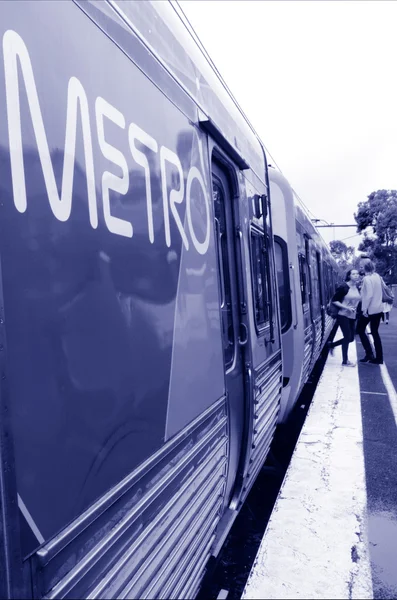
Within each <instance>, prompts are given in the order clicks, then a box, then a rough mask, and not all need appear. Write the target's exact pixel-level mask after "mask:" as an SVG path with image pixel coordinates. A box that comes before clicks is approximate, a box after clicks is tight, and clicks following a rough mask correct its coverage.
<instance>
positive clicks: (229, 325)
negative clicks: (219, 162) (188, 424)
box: [212, 175, 234, 367]
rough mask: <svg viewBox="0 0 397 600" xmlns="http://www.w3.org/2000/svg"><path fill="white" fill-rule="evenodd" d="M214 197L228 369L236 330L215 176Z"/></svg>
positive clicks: (220, 192)
mask: <svg viewBox="0 0 397 600" xmlns="http://www.w3.org/2000/svg"><path fill="white" fill-rule="evenodd" d="M212 195H213V201H214V211H215V233H216V239H217V254H218V261H219V273H220V287H221V289H220V293H221V312H222V328H223V335H222V339H223V350H224V356H225V366H226V367H228V366H230V365H231V364H232V362H233V356H234V330H233V314H232V296H231V285H230V268H229V256H228V245H227V229H226V214H225V193H224V190H223V186H222V184H221V182H220V180H218V179H217V178H215V176H214V175H213V183H212Z"/></svg>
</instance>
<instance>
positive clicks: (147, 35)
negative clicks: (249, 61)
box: [109, 0, 266, 184]
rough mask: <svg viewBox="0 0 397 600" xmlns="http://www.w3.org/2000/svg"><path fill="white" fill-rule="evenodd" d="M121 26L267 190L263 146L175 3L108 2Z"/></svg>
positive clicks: (199, 120)
mask: <svg viewBox="0 0 397 600" xmlns="http://www.w3.org/2000/svg"><path fill="white" fill-rule="evenodd" d="M109 1H110V4H111V5H112V6H113V8H114V9H115V10H116V12H117V13H118V14H119V16H120V17H121V18H122V19H123V21H124V22H125V23H126V24H127V25H128V26H129V27H130V28H131V29H132V30H133V31H134V32H135V33H136V35H138V37H139V38H140V39H141V41H142V42H143V43H144V44H145V46H146V47H147V48H148V49H149V50H150V52H151V53H152V54H154V56H155V57H156V58H157V59H158V60H159V61H160V62H161V63H162V64H163V66H164V67H165V68H166V69H167V71H168V72H169V73H170V74H171V75H172V77H173V79H174V80H175V81H177V82H178V83H179V85H180V86H181V87H182V88H183V89H184V90H185V92H186V93H187V94H188V95H189V96H190V97H191V98H192V99H193V100H194V102H195V103H196V105H197V106H198V107H199V114H198V123H200V122H201V123H205V122H208V121H210V123H211V125H212V126H213V128H215V130H216V131H219V132H220V133H221V136H222V137H223V138H225V139H226V141H227V143H228V144H229V145H230V147H231V148H232V150H233V151H234V153H235V156H234V158H235V159H236V160H237V162H238V164H239V166H240V167H241V168H243V169H244V168H248V167H249V168H251V169H252V170H253V171H254V173H255V174H256V175H257V177H258V178H259V179H260V180H261V181H262V182H263V183H265V184H266V180H265V172H266V163H265V161H266V159H265V152H264V146H263V144H262V142H261V140H260V138H259V136H258V135H257V133H256V132H255V130H254V128H253V126H252V125H251V123H250V122H249V120H248V118H247V117H246V115H245V114H244V112H243V111H242V109H241V108H240V106H239V105H238V103H237V102H236V100H235V98H234V97H233V95H232V93H231V92H230V90H229V88H228V87H227V85H226V84H225V82H224V80H223V79H222V77H221V75H220V74H219V72H218V71H217V69H216V67H215V65H214V64H213V63H212V61H211V59H210V58H209V56H208V54H207V52H206V51H205V49H204V47H203V46H202V45H201V43H200V41H199V39H198V37H197V36H196V34H195V32H194V30H193V28H192V27H191V25H190V23H189V22H188V20H187V18H186V17H185V15H184V13H183V11H182V9H181V8H180V6H179V4H178V3H177V2H176V1H171V0H169V1H168V2H158V1H154V0H146V1H145V2H141V1H138V2H134V1H127V0H123V1H120V0H109Z"/></svg>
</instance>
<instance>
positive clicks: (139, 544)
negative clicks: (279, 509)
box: [0, 0, 334, 598]
mask: <svg viewBox="0 0 397 600" xmlns="http://www.w3.org/2000/svg"><path fill="white" fill-rule="evenodd" d="M0 38H1V56H0V114H1V115H2V118H1V119H0V264H1V273H0V300H1V302H0V338H1V339H0V351H1V352H0V370H1V378H0V414H1V420H0V441H1V444H0V502H1V504H0V512H1V517H2V518H1V521H0V522H1V525H0V572H1V574H0V596H1V597H3V598H16V597H18V598H19V597H21V598H22V597H23V598H43V597H46V598H76V597H79V598H83V597H84V598H86V597H87V598H127V597H128V598H138V597H139V598H194V597H195V595H196V594H197V591H198V589H199V587H200V584H201V581H202V579H203V575H204V573H205V569H206V565H207V563H208V560H209V558H210V556H214V555H216V554H217V553H218V552H219V549H220V548H221V546H222V544H223V542H224V539H225V537H226V535H227V533H228V531H229V530H230V527H231V525H232V523H233V521H234V519H235V518H236V515H237V514H238V511H239V509H240V507H241V505H242V502H243V501H244V499H245V498H246V496H247V494H248V492H249V490H250V488H251V486H252V484H253V482H254V480H255V478H256V476H257V474H258V472H259V470H260V469H261V467H262V465H263V464H264V462H265V460H266V456H267V454H268V451H269V448H270V445H271V442H272V439H273V436H274V432H275V429H276V426H277V423H278V422H279V421H280V420H283V419H285V418H286V417H287V415H288V414H289V412H290V409H291V408H292V406H293V403H294V402H295V401H296V398H297V395H298V393H299V390H300V389H301V388H302V385H303V384H304V382H305V381H306V380H307V377H308V375H309V373H310V370H311V368H312V366H313V364H314V362H315V360H316V359H317V357H318V354H319V351H320V348H321V346H322V345H323V343H324V341H325V339H326V337H327V335H328V333H329V327H330V323H329V322H328V323H327V322H326V321H325V312H324V303H325V300H326V294H328V296H329V293H330V290H329V289H328V288H329V286H330V285H331V277H332V275H333V272H334V265H333V263H332V262H330V260H329V252H328V251H327V249H326V247H325V246H324V244H322V242H321V241H319V238H318V237H316V232H315V229H314V228H313V227H311V228H310V227H309V225H308V222H307V218H306V217H301V216H299V214H298V212H297V213H296V215H295V212H294V213H293V215H292V213H291V214H289V213H288V210H287V211H286V208H285V207H286V204H285V202H286V200H285V199H286V197H287V196H286V195H285V193H286V194H287V190H288V185H287V183H285V184H283V185H284V188H283V191H282V194H281V198H280V197H277V194H276V193H274V194H273V193H271V194H270V193H269V175H268V168H267V162H266V155H265V152H264V146H263V144H262V142H261V141H260V139H259V137H258V136H257V134H256V133H255V131H254V129H253V128H252V126H251V125H250V123H249V121H248V120H247V118H246V117H245V115H244V114H243V112H242V111H241V109H240V108H239V106H238V105H237V103H236V101H235V100H234V98H233V96H232V95H231V93H230V91H229V90H228V88H227V87H226V85H225V84H224V82H223V81H222V79H221V77H220V76H219V74H218V72H217V71H216V69H215V67H214V65H213V64H212V63H211V61H210V60H209V58H208V57H207V55H206V53H205V51H204V50H203V48H202V47H201V46H200V44H199V43H198V41H197V39H196V38H195V36H194V32H192V31H191V28H190V27H189V24H188V23H187V22H186V20H185V19H184V16H183V14H182V13H181V11H180V9H179V7H178V5H177V4H176V3H164V2H155V1H154V2H151V1H147V2H129V1H122V2H121V1H115V0H106V1H103V2H96V1H91V0H84V1H83V0H68V1H66V2H61V3H55V2H53V3H51V2H47V3H44V2H23V3H22V2H18V3H17V2H12V1H4V2H1V3H0ZM284 192H285V193H284ZM289 193H290V192H288V194H289ZM288 194H287V195H288ZM290 201H291V199H290V198H289V200H288V202H290ZM283 215H284V216H283ZM283 219H284V221H285V223H284V225H282V227H281V229H280V230H278V228H279V225H280V223H282V221H283ZM273 229H274V230H275V232H276V233H277V236H276V237H274V235H273V233H274V231H273ZM319 257H320V258H321V260H320V261H319ZM310 261H312V262H311V263H310ZM313 261H314V262H313ZM316 261H317V263H316ZM316 264H317V268H318V269H319V270H318V271H317V275H316V276H315V275H313V268H314V267H315V265H316ZM313 265H314V267H313ZM327 265H328V266H327ZM326 266H327V269H328V270H326V271H324V273H327V278H328V279H327V280H326V279H325V275H322V273H323V269H325V268H326ZM314 272H316V271H315V269H314ZM326 281H329V282H330V283H325V282H326ZM277 284H278V285H277ZM316 286H317V287H316ZM286 295H287V297H288V301H286ZM279 302H280V304H279ZM318 302H320V306H318ZM280 307H281V311H280ZM319 332H320V333H319ZM305 336H306V337H305ZM304 339H305V340H306V341H305V343H304V344H303V340H304ZM282 341H283V345H284V347H283V350H282ZM286 343H288V344H291V347H292V346H293V347H294V352H295V354H294V355H292V356H291V355H290V354H288V352H287V351H286V345H285V344H286ZM299 348H301V353H300V354H299V352H298V350H299ZM282 352H283V356H282ZM302 356H305V359H304V361H303V363H302V358H301V357H302ZM302 367H303V368H302ZM286 393H288V394H289V398H287V399H285V394H286ZM282 394H283V402H282V401H281V398H282ZM280 408H281V411H280Z"/></svg>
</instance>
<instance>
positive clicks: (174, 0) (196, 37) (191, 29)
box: [170, 0, 316, 218]
mask: <svg viewBox="0 0 397 600" xmlns="http://www.w3.org/2000/svg"><path fill="white" fill-rule="evenodd" d="M170 4H171V6H172V8H173V9H174V11H175V12H176V14H177V15H178V16H179V18H180V19H181V21H182V22H183V23H184V24H185V26H186V27H187V29H188V30H189V32H190V34H191V35H192V37H193V38H194V40H195V41H196V43H197V45H198V47H199V48H200V50H201V52H202V53H203V54H204V56H205V57H206V59H207V60H208V62H209V63H210V65H211V66H212V68H213V69H214V71H215V72H216V74H217V75H218V77H219V79H220V80H221V82H222V84H223V85H224V86H225V89H226V90H227V92H228V93H229V94H230V96H231V98H232V99H233V101H234V102H235V104H236V106H237V107H238V109H239V110H240V112H241V114H242V115H243V116H244V119H245V120H246V121H247V123H248V125H249V126H250V128H251V129H252V131H253V132H254V133H255V135H256V136H257V137H258V138H259V136H258V134H257V133H256V130H255V128H254V127H253V125H252V124H251V122H250V121H249V119H248V117H247V115H246V114H245V112H244V111H243V109H242V108H241V106H240V105H239V103H238V102H237V100H236V98H235V97H234V95H233V93H232V91H231V90H230V88H229V86H228V85H227V83H226V81H225V80H224V79H223V77H222V75H221V73H220V72H219V70H218V68H217V66H216V65H215V63H214V61H213V60H212V58H211V56H210V55H209V53H208V51H207V50H206V48H205V46H204V44H203V43H202V41H201V39H200V37H199V35H198V34H197V32H196V31H195V29H194V27H193V25H192V24H191V22H190V20H189V18H188V16H187V15H186V13H185V11H184V10H183V8H182V6H181V5H180V3H179V1H178V0H170ZM175 7H177V8H178V9H176V8H175ZM182 17H183V18H182ZM259 139H260V138H259ZM260 142H261V144H262V145H263V147H264V149H265V152H266V154H267V156H269V158H270V159H271V162H272V164H274V165H275V167H276V168H277V169H278V171H279V172H280V173H281V174H282V175H283V176H284V177H286V176H285V174H284V173H283V171H282V169H281V167H280V166H279V165H278V163H277V161H276V159H275V158H274V156H273V155H272V154H271V152H270V150H269V149H268V148H267V146H266V145H265V144H264V142H263V141H262V139H260ZM286 179H287V177H286ZM293 191H294V194H295V196H296V198H297V200H298V201H299V202H300V204H301V205H302V207H303V208H304V209H305V211H306V212H307V213H308V215H311V216H312V217H313V218H316V217H315V215H314V213H313V212H312V211H311V210H310V209H309V207H308V206H306V204H305V203H304V202H303V200H302V198H301V197H300V196H299V194H297V192H296V190H295V189H294V190H293Z"/></svg>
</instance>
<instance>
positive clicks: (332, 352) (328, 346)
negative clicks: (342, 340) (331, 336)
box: [327, 342, 335, 356]
mask: <svg viewBox="0 0 397 600" xmlns="http://www.w3.org/2000/svg"><path fill="white" fill-rule="evenodd" d="M327 348H328V352H329V353H330V355H331V356H333V355H334V350H335V348H334V347H333V346H332V342H327Z"/></svg>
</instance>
